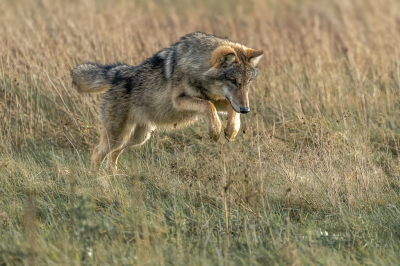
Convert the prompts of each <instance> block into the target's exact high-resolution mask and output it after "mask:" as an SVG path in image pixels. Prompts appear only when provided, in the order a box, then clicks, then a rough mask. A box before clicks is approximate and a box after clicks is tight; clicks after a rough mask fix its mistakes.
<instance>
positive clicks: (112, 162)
mask: <svg viewBox="0 0 400 266" xmlns="http://www.w3.org/2000/svg"><path fill="white" fill-rule="evenodd" d="M123 151H124V148H120V149H116V150H115V151H112V152H111V153H109V154H108V160H107V169H108V170H111V171H114V170H117V161H118V157H119V156H120V155H121V153H122V152H123Z"/></svg>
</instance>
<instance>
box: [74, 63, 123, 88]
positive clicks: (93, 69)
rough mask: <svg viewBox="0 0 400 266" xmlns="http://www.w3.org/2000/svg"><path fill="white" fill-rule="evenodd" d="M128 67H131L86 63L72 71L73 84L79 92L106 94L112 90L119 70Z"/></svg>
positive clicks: (118, 64) (117, 64)
mask: <svg viewBox="0 0 400 266" xmlns="http://www.w3.org/2000/svg"><path fill="white" fill-rule="evenodd" d="M128 67H129V65H126V64H122V63H116V64H113V65H100V64H96V63H85V64H82V65H79V66H76V67H75V68H73V69H72V70H71V77H72V84H73V85H75V86H76V88H77V89H78V91H79V92H91V93H99V92H105V91H108V90H109V89H110V88H111V85H112V84H113V81H114V80H115V78H116V75H118V74H117V73H118V72H119V70H122V69H124V68H128Z"/></svg>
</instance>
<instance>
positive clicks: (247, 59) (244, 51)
mask: <svg viewBox="0 0 400 266" xmlns="http://www.w3.org/2000/svg"><path fill="white" fill-rule="evenodd" d="M262 54H263V51H259V50H254V49H251V48H247V47H244V46H242V45H236V46H219V47H218V48H216V49H215V50H214V51H213V53H212V56H211V62H210V65H211V67H210V69H208V71H206V72H205V73H204V75H205V76H206V77H208V78H211V79H212V80H213V81H212V84H211V85H212V86H211V89H212V93H215V94H219V95H220V96H222V97H225V98H226V99H228V101H229V102H230V103H231V104H232V107H233V109H235V111H236V112H238V113H248V112H249V111H250V105H249V87H250V84H251V82H252V81H253V80H254V79H255V78H256V76H257V72H258V69H257V64H258V62H259V61H260V59H261V58H262V56H263V55H262Z"/></svg>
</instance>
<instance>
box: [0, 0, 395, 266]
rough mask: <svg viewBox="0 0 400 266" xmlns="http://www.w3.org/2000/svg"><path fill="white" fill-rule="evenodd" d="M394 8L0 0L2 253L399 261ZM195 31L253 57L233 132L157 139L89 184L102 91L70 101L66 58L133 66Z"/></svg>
mask: <svg viewBox="0 0 400 266" xmlns="http://www.w3.org/2000/svg"><path fill="white" fill-rule="evenodd" d="M399 8H400V3H398V2H397V1H392V0H384V1H372V0H371V1H370V0H367V1H361V0H360V1H345V0H334V1H311V0H303V1H273V0H270V1H260V0H254V1H252V2H248V1H240V0H236V1H209V0H206V1H186V0H179V1H167V0H165V1H161V0H160V1H150V2H149V1H130V2H128V1H105V0H104V1H69V2H66V1H65V2H62V1H48V0H41V1H22V0H21V1H11V0H5V1H3V2H2V3H1V4H0V22H1V23H0V110H1V111H0V129H1V132H0V156H1V157H0V184H1V185H0V189H1V191H0V199H1V200H0V218H1V219H2V220H0V222H2V224H1V225H2V228H3V231H2V233H0V234H1V236H2V237H1V239H3V240H2V241H0V251H1V253H0V256H2V257H0V263H5V264H7V263H10V264H14V263H16V264H18V263H29V262H33V263H39V264H53V263H55V264H68V265H70V264H79V263H81V262H83V263H89V264H91V263H95V264H104V263H109V264H158V265H164V264H171V265H177V264H188V263H189V264H202V265H208V264H229V263H233V264H259V265H265V264H291V265H295V264H303V263H309V264H313V263H317V264H318V263H320V264H328V263H329V260H333V261H334V262H335V263H337V264H345V263H346V264H353V263H368V262H370V263H377V264H382V263H386V264H390V263H395V262H396V260H397V259H398V258H399V257H398V255H396V254H399V253H398V251H399V248H400V246H399V244H398V241H399V240H400V237H399V234H398V229H399V226H398V218H399V214H400V212H399V208H400V207H399V206H400V205H399V204H400V201H399V192H400V180H399V170H400V169H399V167H398V165H399V162H398V153H399V147H398V146H399V133H400V128H399V126H400V123H399V121H398V119H397V117H398V115H399V113H400V112H399V102H400V97H399V96H400V95H399V92H400V84H399V64H398V61H399V53H398V47H399V43H400V42H399V41H400V31H399V30H400V23H399V21H400V15H399V12H398V10H399ZM193 31H203V32H206V33H211V34H215V35H219V36H227V37H229V38H230V39H232V40H234V41H237V42H240V43H243V44H245V45H246V46H249V47H253V48H256V49H262V50H264V54H265V57H264V58H263V60H262V61H261V63H260V72H259V77H258V79H257V81H256V82H255V84H254V85H253V87H252V89H251V92H250V102H251V107H252V110H254V111H253V112H251V113H250V114H248V115H243V116H242V133H241V134H240V135H239V136H238V137H237V140H236V141H235V142H233V143H227V142H225V140H223V139H221V140H220V141H219V142H218V143H213V142H211V141H209V140H208V139H207V130H206V127H205V125H204V123H198V124H195V125H193V126H191V127H189V128H187V129H183V130H176V131H172V132H156V133H155V134H154V135H153V137H152V139H151V140H150V141H149V142H148V143H147V144H145V145H144V146H142V147H140V148H136V149H135V148H132V149H129V150H127V151H125V152H124V153H123V155H122V156H121V159H120V160H121V162H120V169H121V170H120V171H119V172H118V173H117V174H116V175H111V174H110V173H107V172H104V173H103V174H101V175H100V176H99V177H98V178H100V179H103V180H106V182H109V183H110V187H111V188H110V190H109V191H101V190H99V189H98V188H97V187H96V185H95V183H96V182H95V180H96V179H91V178H90V177H89V176H88V175H87V170H88V167H89V165H90V152H91V150H92V149H93V147H94V146H95V145H96V144H97V142H98V134H97V130H96V129H97V127H98V121H97V118H96V117H97V103H98V100H99V98H100V97H101V96H99V95H80V94H78V93H77V92H76V91H75V90H74V89H73V88H72V87H71V79H70V76H69V71H70V69H71V68H72V67H73V66H75V65H76V64H79V63H81V62H84V61H96V62H100V63H112V62H116V61H123V62H126V63H129V64H132V65H136V64H139V63H141V62H142V61H143V60H144V59H146V58H147V57H150V56H151V55H152V54H154V53H155V52H156V51H158V50H160V49H162V48H164V47H166V46H168V45H170V44H172V43H173V42H175V41H177V40H178V39H179V37H180V36H182V35H184V34H187V33H190V32H193ZM35 214H36V215H35ZM24 217H25V218H24ZM26 217H28V218H26ZM27 219H28V220H29V221H30V220H32V221H35V222H34V223H29V222H28V223H26V220H27ZM24 220H25V221H24ZM325 232H326V233H325ZM328 233H329V234H328ZM325 234H326V235H325ZM35 236H36V237H35ZM373 238H375V242H373V240H371V239H373ZM376 239H378V240H376ZM377 241H381V242H379V243H378V244H375V243H376V242H377ZM368 243H369V244H368ZM371 243H374V244H373V245H372V244H371ZM396 243H397V244H396ZM341 245H342V246H341ZM326 254H328V255H326Z"/></svg>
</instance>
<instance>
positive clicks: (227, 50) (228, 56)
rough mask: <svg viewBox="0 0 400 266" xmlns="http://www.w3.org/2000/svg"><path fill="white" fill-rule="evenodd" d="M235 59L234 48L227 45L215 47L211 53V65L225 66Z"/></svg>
mask: <svg viewBox="0 0 400 266" xmlns="http://www.w3.org/2000/svg"><path fill="white" fill-rule="evenodd" d="M235 61H236V54H235V50H233V48H232V47H229V46H220V47H218V48H216V49H215V50H214V51H213V52H212V55H211V62H210V63H211V66H213V67H220V66H227V65H230V64H232V63H233V62H235Z"/></svg>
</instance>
